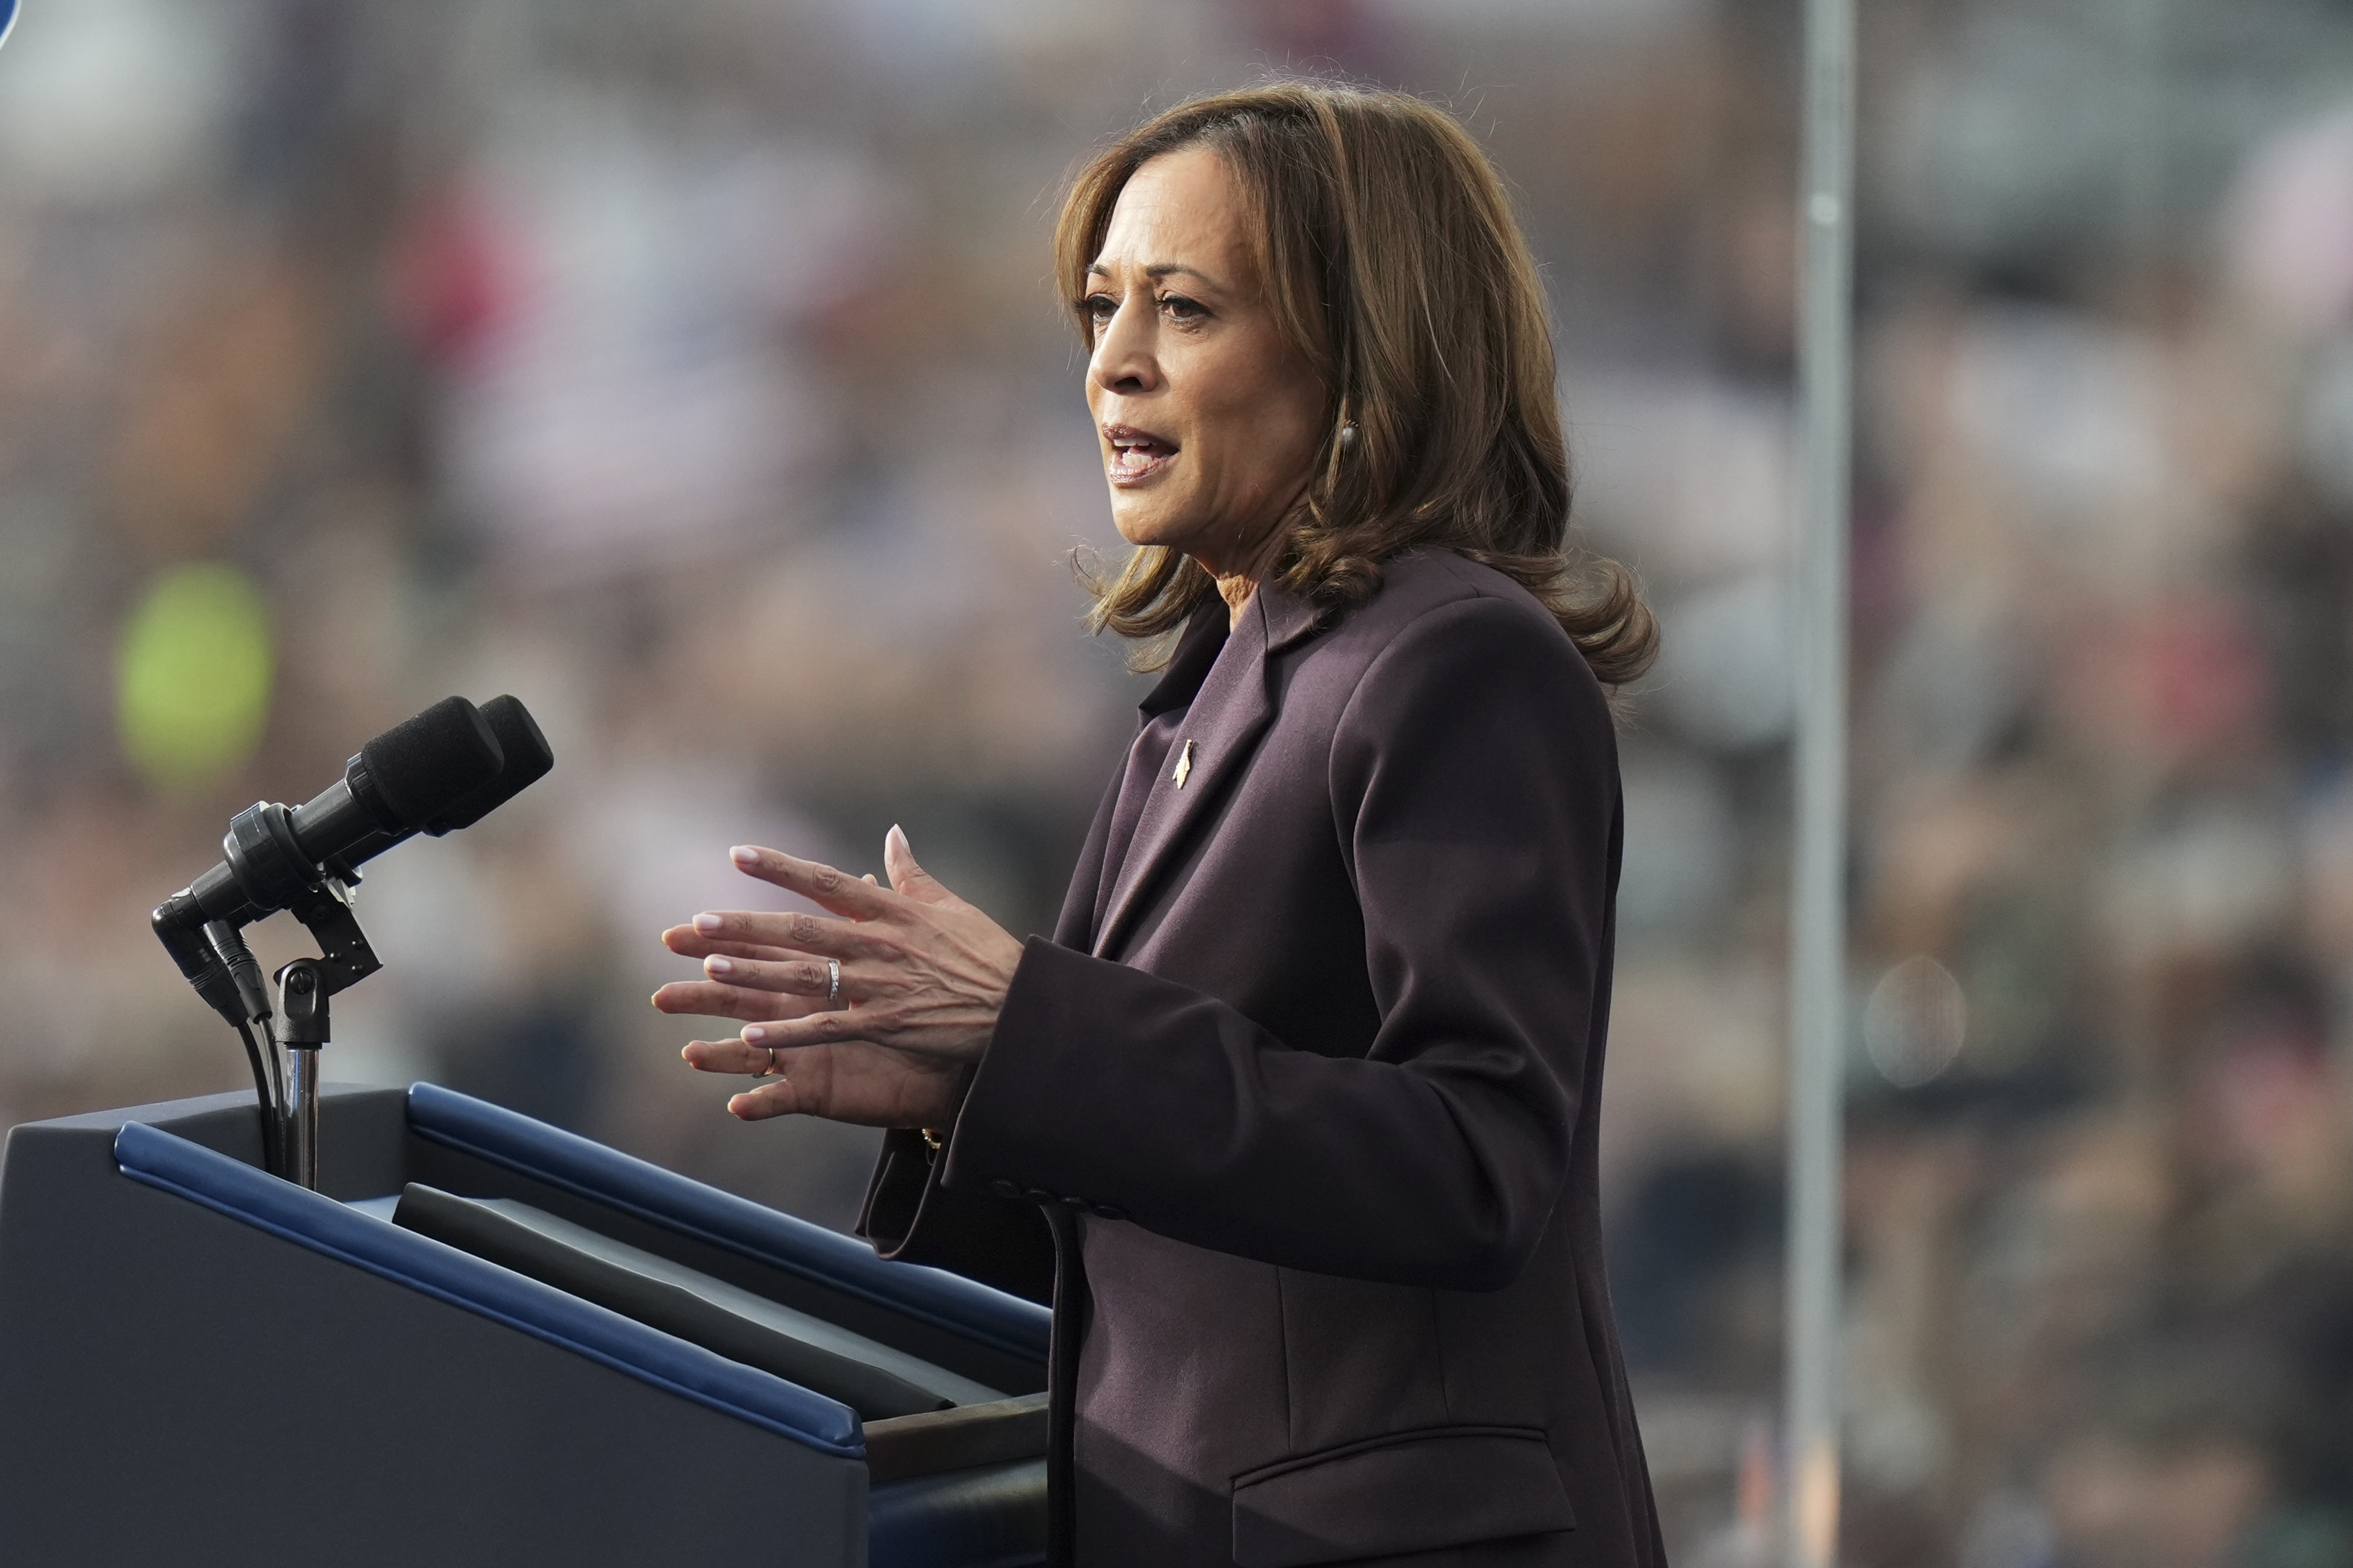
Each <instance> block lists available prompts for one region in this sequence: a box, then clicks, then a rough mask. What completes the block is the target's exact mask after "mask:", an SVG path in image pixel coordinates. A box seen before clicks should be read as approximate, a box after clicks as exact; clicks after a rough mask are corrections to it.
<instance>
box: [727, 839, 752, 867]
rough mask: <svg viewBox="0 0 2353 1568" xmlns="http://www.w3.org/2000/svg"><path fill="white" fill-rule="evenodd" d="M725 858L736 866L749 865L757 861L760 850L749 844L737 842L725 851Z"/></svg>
mask: <svg viewBox="0 0 2353 1568" xmlns="http://www.w3.org/2000/svg"><path fill="white" fill-rule="evenodd" d="M727 858H729V859H730V860H733V861H734V862H735V864H737V865H738V866H750V865H754V864H756V863H757V862H758V860H759V858H760V852H759V851H758V850H757V849H754V848H753V847H751V846H750V845H749V844H738V845H737V846H735V847H734V848H733V849H730V850H729V851H727Z"/></svg>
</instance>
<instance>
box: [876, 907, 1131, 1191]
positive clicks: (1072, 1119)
mask: <svg viewBox="0 0 2353 1568" xmlns="http://www.w3.org/2000/svg"><path fill="white" fill-rule="evenodd" d="M1140 978H1142V976H1141V975H1140V974H1139V973H1138V972H1137V971H1135V970H1133V969H1129V968H1127V967H1126V966H1124V965H1123V964H1117V963H1111V962H1109V961H1108V960H1105V959H1100V958H1096V957H1093V956H1092V955H1091V954H1088V953H1084V952H1078V951H1077V950H1075V949H1073V948H1068V947H1063V946H1061V945H1060V944H1059V943H1056V942H1049V941H1048V940H1046V939H1045V938H1044V937H1031V938H1030V939H1029V948H1028V951H1027V952H1024V953H1023V954H1022V956H1021V963H1020V965H1019V967H1018V968H1016V969H1015V970H1014V972H1013V984H1012V986H1011V988H1010V989H1008V991H1007V992H1006V995H1005V1005H1004V1007H1003V1008H1002V1009H1001V1010H1000V1011H999V1012H998V1014H997V1028H996V1032H995V1033H994V1034H993V1035H992V1036H991V1037H990V1038H989V1043H988V1049H987V1053H986V1054H984V1055H983V1056H982V1058H981V1059H980V1063H979V1067H978V1069H977V1070H976V1072H975V1073H974V1075H973V1079H972V1084H971V1087H970V1088H969V1089H967V1090H966V1091H965V1099H964V1105H963V1108H962V1110H960V1111H959V1112H958V1114H957V1117H956V1127H955V1136H954V1137H953V1138H952V1139H951V1140H950V1141H949V1142H948V1145H947V1150H946V1152H945V1153H944V1155H943V1156H942V1157H941V1162H940V1163H941V1164H942V1165H943V1167H944V1174H945V1180H946V1182H947V1184H948V1185H949V1186H950V1187H951V1188H954V1189H958V1190H962V1191H967V1192H976V1193H978V1192H986V1193H988V1194H992V1195H994V1196H997V1197H998V1198H1002V1199H1012V1198H1025V1199H1028V1200H1029V1201H1030V1202H1032V1203H1040V1204H1049V1203H1059V1204H1061V1205H1066V1206H1068V1207H1070V1208H1073V1209H1077V1210H1079V1211H1081V1212H1082V1213H1085V1214H1091V1215H1095V1216H1096V1217H1098V1218H1101V1219H1113V1220H1117V1219H1125V1218H1126V1217H1127V1215H1126V1212H1125V1211H1124V1210H1123V1209H1121V1208H1120V1207H1118V1206H1117V1205H1113V1204H1110V1203H1103V1202H1099V1201H1097V1199H1098V1198H1100V1197H1102V1196H1103V1194H1092V1193H1083V1192H1079V1191H1075V1190H1060V1191H1057V1190H1054V1188H1055V1186H1056V1185H1060V1186H1062V1187H1064V1188H1068V1187H1069V1186H1070V1185H1071V1184H1070V1181H1069V1177H1070V1176H1071V1174H1072V1173H1075V1172H1076V1171H1077V1170H1080V1169H1084V1168H1086V1167H1087V1166H1089V1165H1090V1164H1092V1163H1093V1162H1092V1161H1091V1160H1089V1159H1088V1158H1087V1157H1086V1156H1085V1154H1083V1153H1082V1152H1080V1151H1081V1150H1082V1149H1083V1148H1084V1147H1085V1146H1086V1145H1087V1144H1089V1143H1090V1142H1092V1141H1093V1137H1092V1135H1096V1134H1099V1133H1100V1132H1101V1131H1102V1129H1100V1128H1091V1127H1089V1126H1088V1125H1087V1124H1088V1123H1089V1122H1090V1121H1092V1120H1094V1118H1093V1117H1092V1115H1091V1114H1090V1112H1089V1110H1088V1109H1087V1105H1086V1101H1087V1100H1088V1098H1089V1097H1088V1095H1087V1092H1086V1089H1085V1088H1084V1087H1083V1086H1084V1083H1085V1081H1086V1079H1087V1078H1088V1077H1089V1069H1090V1068H1091V1069H1092V1070H1093V1071H1097V1072H1099V1071H1101V1070H1103V1068H1104V1067H1105V1065H1106V1063H1105V1059H1104V1058H1105V1057H1106V1054H1107V1053H1108V1052H1109V1051H1110V1050H1111V1049H1112V1048H1113V1045H1114V1042H1113V1041H1112V1040H1109V1039H1106V1038H1105V1035H1106V1033H1107V1032H1111V1033H1116V1032H1117V1031H1118V1027H1119V1024H1118V1020H1119V1019H1120V1016H1121V1013H1122V1007H1121V1003H1123V1002H1125V1001H1128V1000H1129V998H1127V997H1126V996H1125V995H1124V993H1125V992H1128V991H1131V990H1133V989H1134V985H1133V983H1134V981H1136V980H1138V979H1140ZM1106 992H1107V993H1108V994H1103V993H1106ZM917 1142H921V1140H920V1138H919V1139H918V1140H917Z"/></svg>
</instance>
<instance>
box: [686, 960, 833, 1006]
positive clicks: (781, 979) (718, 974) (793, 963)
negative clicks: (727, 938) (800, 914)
mask: <svg viewBox="0 0 2353 1568" xmlns="http://www.w3.org/2000/svg"><path fill="white" fill-rule="evenodd" d="M702 972H703V973H705V974H708V975H710V976H711V977H712V979H714V980H719V981H723V982H724V983H725V984H729V985H748V986H750V987H752V988H753V989H754V990H756V991H762V992H769V993H776V992H782V993H785V994H789V995H795V996H815V997H818V998H820V999H823V1000H825V1001H829V1002H839V1003H843V1004H846V1003H847V1002H848V1000H849V994H850V981H849V966H848V965H846V964H843V963H841V961H840V960H839V959H835V960H832V961H831V962H829V963H828V962H825V961H821V960H817V959H808V958H796V959H788V960H786V961H785V962H784V963H770V962H766V961H764V960H758V959H749V958H727V957H724V956H723V955H721V954H718V953H713V954H712V955H711V956H710V957H709V958H706V959H704V960H703V961H702ZM858 994H860V995H861V996H863V995H865V994H867V993H866V992H865V991H863V990H860V992H859V993H858Z"/></svg>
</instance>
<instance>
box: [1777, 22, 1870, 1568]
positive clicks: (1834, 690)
mask: <svg viewBox="0 0 2353 1568" xmlns="http://www.w3.org/2000/svg"><path fill="white" fill-rule="evenodd" d="M1805 27H1806V67H1805V71H1806V75H1805V153H1804V161H1805V167H1804V178H1803V182H1802V188H1801V191H1800V193H1799V201H1800V216H1801V218H1802V222H1801V223H1800V225H1799V228H1800V231H1801V233H1802V234H1803V236H1804V238H1803V240H1802V241H1801V244H1802V247H1803V256H1802V265H1803V276H1804V297H1803V300H1802V302H1801V304H1800V306H1799V332H1800V341H1799V368H1798V377H1799V404H1800V425H1801V432H1802V444H1803V456H1802V461H1801V465H1800V470H1799V471H1800V480H1799V508H1798V584H1797V586H1798V593H1797V601H1796V603H1797V612H1796V613H1797V617H1798V628H1797V629H1798V637H1797V647H1798V668H1797V681H1798V693H1797V696H1798V739H1797V846H1796V864H1795V866H1794V867H1793V868H1792V875H1791V878H1790V884H1791V886H1790V917H1791V918H1790V927H1791V952H1790V975H1789V981H1790V984H1789V1055H1790V1061H1789V1221H1788V1345H1787V1362H1786V1368H1785V1376H1786V1377H1787V1380H1788V1381H1787V1385H1786V1391H1785V1394H1784V1396H1783V1397H1784V1407H1785V1408H1784V1414H1785V1416H1786V1419H1787V1420H1788V1433H1787V1441H1786V1447H1785V1449H1784V1460H1783V1464H1782V1467H1781V1469H1782V1496H1781V1517H1782V1528H1783V1532H1784V1542H1785V1546H1786V1561H1787V1562H1788V1564H1789V1565H1790V1568H1832V1564H1833V1563H1835V1562H1836V1560H1837V1555H1838V1517H1839V1297H1840V1284H1841V1279H1840V1274H1841V1270H1840V1252H1841V1247H1840V1243H1841V1211H1840V1201H1839V1195H1840V1194H1839V1156H1840V1141H1841V1135H1842V1128H1841V1121H1842V1118H1841V1090H1842V1085H1841V1074H1842V1072H1843V1068H1844V1056H1845V1052H1844V1050H1843V1048H1842V1047H1843V1043H1844V1039H1845V1026H1844V1019H1843V1016H1842V1015H1843V1012H1844V1007H1843V1003H1844V1000H1845V985H1846V979H1845V971H1846V963H1845V959H1846V899H1845V870H1846V855H1845V849H1846V706H1847V694H1846V659H1847V536H1848V519H1847V509H1848V465H1849V449H1850V439H1851V427H1852V413H1853V409H1852V390H1851V387H1850V382H1849V377H1850V371H1851V366H1852V310H1853V298H1854V288H1853V271H1854V228H1853V207H1854V0H1806V5H1805Z"/></svg>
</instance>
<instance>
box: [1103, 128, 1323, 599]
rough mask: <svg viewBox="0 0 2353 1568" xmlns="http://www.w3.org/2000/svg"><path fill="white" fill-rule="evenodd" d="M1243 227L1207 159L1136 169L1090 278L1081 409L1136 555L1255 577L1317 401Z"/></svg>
mask: <svg viewBox="0 0 2353 1568" xmlns="http://www.w3.org/2000/svg"><path fill="white" fill-rule="evenodd" d="M1249 222H1250V217H1249V214H1248V212H1247V210H1246V209H1245V207H1244V206H1243V205H1242V202H1241V193H1240V191H1239V190H1238V189H1237V187H1236V185H1235V182H1234V179H1233V176H1232V175H1231V174H1229V173H1228V172H1227V169H1226V165H1225V162H1224V160H1222V159H1221V158H1219V156H1218V154H1217V153H1214V152H1211V151H1210V150H1209V149H1208V148H1205V147H1197V148H1188V149H1187V150H1185V151H1182V152H1177V153H1164V154H1163V155H1162V156H1160V157H1157V158H1154V159H1152V160H1151V161H1150V162H1148V163H1145V164H1144V165H1143V167H1141V168H1139V169H1137V170H1136V171H1135V173H1134V174H1133V175H1132V176H1130V177H1129V179H1128V182H1127V185H1126V187H1125V188H1124V190H1122V191H1121V192H1120V195H1119V201H1118V204H1117V205H1115V206H1113V209H1112V216H1111V226H1110V229H1109V230H1108V232H1106V233H1105V234H1104V236H1103V253H1102V254H1101V255H1100V256H1098V257H1097V258H1095V261H1094V264H1093V265H1092V267H1090V268H1088V269H1087V296H1086V308H1087V312H1088V316H1089V319H1090V320H1091V321H1092V323H1093V334H1094V353H1093V355H1092V359H1091V360H1090V361H1089V363H1088V366H1087V407H1088V408H1089V409H1090V410H1091V411H1092V413H1093V415H1094V416H1095V432H1096V435H1097V437H1099V438H1100V439H1101V440H1102V442H1103V473H1104V475H1105V476H1106V477H1107V478H1108V479H1110V481H1111V510H1112V519H1113V521H1114V522H1116V523H1117V524H1118V526H1119V531H1120V535H1121V537H1122V538H1124V539H1125V540H1126V541H1127V542H1129V543H1131V544H1160V545H1166V546H1168V547H1169V548H1171V549H1176V550H1181V551H1183V552H1186V553H1187V554H1188V555H1191V556H1192V557H1194V558H1195V559H1196V560H1198V561H1199V562H1200V563H1202V564H1203V565H1204V566H1207V567H1208V569H1209V570H1210V571H1211V572H1212V573H1214V574H1218V575H1219V576H1225V575H1229V574H1235V573H1241V572H1253V571H1256V570H1260V569H1262V568H1263V566H1264V565H1265V562H1264V559H1263V556H1264V554H1265V552H1266V550H1267V548H1268V546H1269V544H1270V542H1271V540H1272V538H1273V537H1274V534H1275V532H1276V530H1277V528H1278V527H1279V525H1280V524H1281V523H1282V520H1283V516H1284V514H1285V513H1286V512H1288V511H1289V510H1290V509H1291V506H1292V503H1293V501H1294V500H1297V499H1298V497H1299V493H1300V491H1301V490H1302V489H1304V488H1305V487H1306V483H1307V479H1308V472H1309V469H1308V465H1309V464H1310V463H1311V462H1312V461H1313V460H1314V455H1315V451H1316V447H1317V445H1318V443H1319V441H1320V440H1321V438H1322V437H1323V434H1324V429H1323V426H1324V389H1323V387H1322V386H1321V385H1320V384H1318V383H1317V381H1316V379H1315V377H1314V373H1313V372H1312V371H1311V370H1310V369H1309V368H1308V366H1307V364H1306V363H1305V362H1304V361H1303V359H1302V358H1301V356H1300V355H1299V354H1298V353H1295V352H1294V351H1293V348H1292V346H1291V344H1290V342H1289V341H1288V340H1287V339H1286V338H1285V337H1284V336H1283V334H1282V331H1280V330H1279V329H1278V328H1277V326H1276V324H1275V320H1274V316H1273V314H1272V313H1271V311H1270V310H1268V308H1267V302H1266V294H1265V289H1264V288H1263V286H1262V283H1261V279H1260V278H1259V277H1258V275H1257V268H1256V267H1255V266H1254V265H1253V264H1252V262H1251V259H1250V238H1249V229H1248V227H1247V225H1248V224H1249Z"/></svg>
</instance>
